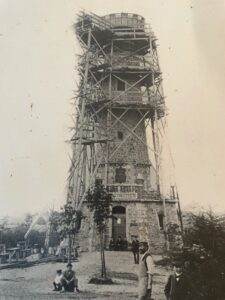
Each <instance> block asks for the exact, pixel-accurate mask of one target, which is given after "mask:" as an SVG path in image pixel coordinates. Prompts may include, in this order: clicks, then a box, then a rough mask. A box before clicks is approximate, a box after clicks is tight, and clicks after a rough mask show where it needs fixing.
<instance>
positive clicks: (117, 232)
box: [112, 206, 126, 241]
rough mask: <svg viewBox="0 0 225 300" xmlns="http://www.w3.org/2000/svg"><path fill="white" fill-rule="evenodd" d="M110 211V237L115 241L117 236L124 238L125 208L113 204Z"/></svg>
mask: <svg viewBox="0 0 225 300" xmlns="http://www.w3.org/2000/svg"><path fill="white" fill-rule="evenodd" d="M112 213H113V222H112V223H113V226H112V237H113V239H114V241H117V240H118V238H119V236H120V237H121V238H122V240H123V239H124V238H126V208H125V207H123V206H115V207H113V210H112Z"/></svg>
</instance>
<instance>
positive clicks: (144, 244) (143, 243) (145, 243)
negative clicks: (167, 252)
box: [139, 242, 148, 247]
mask: <svg viewBox="0 0 225 300" xmlns="http://www.w3.org/2000/svg"><path fill="white" fill-rule="evenodd" d="M139 245H140V246H144V247H148V243H147V242H140V243H139Z"/></svg>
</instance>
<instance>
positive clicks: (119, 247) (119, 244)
mask: <svg viewBox="0 0 225 300" xmlns="http://www.w3.org/2000/svg"><path fill="white" fill-rule="evenodd" d="M116 250H117V251H122V250H123V241H122V239H121V236H119V237H118V240H117V241H116Z"/></svg>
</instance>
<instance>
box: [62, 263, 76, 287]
mask: <svg viewBox="0 0 225 300" xmlns="http://www.w3.org/2000/svg"><path fill="white" fill-rule="evenodd" d="M61 282H62V286H63V288H64V291H65V292H74V289H76V291H77V292H78V293H79V292H80V290H79V289H78V279H77V278H76V274H75V272H74V271H73V269H72V264H71V263H68V264H67V270H66V271H65V272H64V273H63V277H62V281H61Z"/></svg>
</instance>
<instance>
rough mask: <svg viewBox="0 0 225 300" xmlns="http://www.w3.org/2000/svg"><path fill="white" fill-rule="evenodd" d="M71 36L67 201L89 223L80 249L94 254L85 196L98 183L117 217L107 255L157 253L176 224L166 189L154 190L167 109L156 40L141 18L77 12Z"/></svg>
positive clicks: (171, 194)
mask: <svg viewBox="0 0 225 300" xmlns="http://www.w3.org/2000/svg"><path fill="white" fill-rule="evenodd" d="M75 30H76V34H77V38H78V41H79V43H80V46H81V49H82V53H81V55H80V56H79V62H78V66H77V67H78V73H79V75H80V85H79V90H78V94H77V97H76V112H77V116H76V123H75V133H74V135H73V138H72V144H73V157H72V166H71V169H70V176H69V179H68V199H69V200H72V201H73V203H74V205H75V207H76V208H78V209H82V210H83V211H84V214H85V215H86V216H88V218H89V222H83V223H81V227H80V235H79V239H80V243H81V245H82V247H83V248H84V249H86V248H89V249H90V248H94V247H95V246H97V244H96V239H95V238H94V236H95V231H94V229H93V226H92V220H91V214H90V212H89V211H88V209H87V207H86V204H85V193H86V191H87V190H88V189H89V187H90V186H92V185H93V184H94V182H95V181H99V182H101V183H102V184H104V185H105V186H106V187H108V189H109V191H110V192H111V193H112V194H113V199H114V201H113V206H112V213H113V215H114V216H115V217H116V218H113V220H112V221H109V224H108V229H107V232H106V241H105V242H106V247H107V245H108V242H109V239H110V238H111V237H113V238H114V239H115V240H116V239H117V238H118V236H121V237H122V238H127V240H128V241H131V239H132V237H135V236H137V237H138V239H139V240H148V241H149V242H150V243H151V245H152V247H153V248H154V250H155V252H156V253H161V252H163V251H164V249H165V247H166V244H167V243H166V240H167V239H166V228H167V225H168V224H169V223H178V215H177V201H178V200H177V199H176V196H175V190H174V188H173V187H171V190H170V191H169V196H168V193H166V192H165V191H162V188H161V186H162V180H161V172H162V166H161V162H162V160H161V153H162V147H161V146H162V140H163V132H164V125H163V124H164V123H163V119H164V118H165V110H166V108H165V101H164V95H163V90H162V77H161V71H160V67H159V62H158V55H157V45H156V37H155V35H154V33H153V32H152V30H151V28H150V26H149V25H148V24H146V23H145V20H144V18H143V17H142V16H139V15H136V14H129V13H120V14H110V15H107V16H103V17H99V16H97V15H95V14H92V13H85V12H82V13H81V14H80V15H79V19H78V22H77V23H76V24H75Z"/></svg>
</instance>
